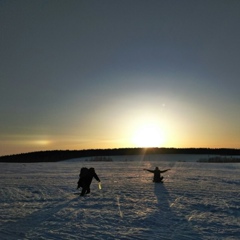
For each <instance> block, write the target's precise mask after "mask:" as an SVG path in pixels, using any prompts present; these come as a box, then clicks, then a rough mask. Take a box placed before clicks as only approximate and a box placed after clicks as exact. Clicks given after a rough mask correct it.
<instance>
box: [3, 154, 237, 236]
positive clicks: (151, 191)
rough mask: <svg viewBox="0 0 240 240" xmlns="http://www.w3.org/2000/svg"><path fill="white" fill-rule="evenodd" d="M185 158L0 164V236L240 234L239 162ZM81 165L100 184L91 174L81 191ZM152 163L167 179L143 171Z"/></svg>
mask: <svg viewBox="0 0 240 240" xmlns="http://www.w3.org/2000/svg"><path fill="white" fill-rule="evenodd" d="M185 158H186V160H190V161H187V162H178V161H171V160H169V159H168V161H162V160H161V161H160V160H159V159H161V157H160V156H159V159H158V157H157V156H154V157H152V158H151V156H145V157H144V156H124V157H113V160H114V161H113V162H86V161H85V159H74V160H69V161H64V162H57V163H29V164H22V163H21V164H17V163H14V164H9V163H0V165H1V169H0V173H1V175H0V184H1V189H0V223H1V225H0V239H1V240H5V239H6V240H11V239H14V240H15V239H40V240H41V239H104V240H105V239H186V240H188V239H229V240H230V239H231V240H233V239H236V240H237V239H240V191H239V189H240V179H239V176H240V175H239V173H240V165H239V164H236V163H235V164H209V163H197V162H194V161H191V157H189V156H185ZM199 158H200V157H199ZM126 159H127V160H128V161H126ZM83 166H86V167H94V168H95V169H96V172H97V174H98V175H99V177H100V179H101V182H102V189H101V190H99V189H98V184H97V181H95V180H94V179H93V182H92V185H91V193H90V194H89V195H87V196H85V197H80V196H79V195H77V194H74V193H76V192H77V190H76V186H77V180H78V174H79V170H80V168H81V167H83ZM155 166H159V167H160V168H161V169H166V168H171V171H168V172H166V173H164V174H163V176H164V177H165V178H164V179H165V182H164V184H154V183H153V182H152V174H151V173H148V172H146V171H143V170H142V169H143V168H149V169H154V168H155Z"/></svg>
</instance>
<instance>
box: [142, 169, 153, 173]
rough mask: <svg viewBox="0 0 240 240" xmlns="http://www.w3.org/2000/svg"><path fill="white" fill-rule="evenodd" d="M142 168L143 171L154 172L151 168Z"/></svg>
mask: <svg viewBox="0 0 240 240" xmlns="http://www.w3.org/2000/svg"><path fill="white" fill-rule="evenodd" d="M143 170H144V171H148V172H151V173H153V172H154V171H153V170H150V169H146V168H144V169H143Z"/></svg>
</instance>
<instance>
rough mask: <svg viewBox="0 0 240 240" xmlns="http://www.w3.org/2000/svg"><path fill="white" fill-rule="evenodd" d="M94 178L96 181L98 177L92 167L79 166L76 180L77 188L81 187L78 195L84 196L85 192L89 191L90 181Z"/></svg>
mask: <svg viewBox="0 0 240 240" xmlns="http://www.w3.org/2000/svg"><path fill="white" fill-rule="evenodd" d="M93 178H95V179H96V180H97V181H98V182H100V179H99V177H98V175H97V174H96V172H95V169H94V168H89V169H87V168H86V167H83V168H81V170H80V174H79V180H78V186H77V189H78V188H80V187H81V188H82V191H81V194H80V196H84V195H85V194H88V193H90V185H91V183H92V179H93Z"/></svg>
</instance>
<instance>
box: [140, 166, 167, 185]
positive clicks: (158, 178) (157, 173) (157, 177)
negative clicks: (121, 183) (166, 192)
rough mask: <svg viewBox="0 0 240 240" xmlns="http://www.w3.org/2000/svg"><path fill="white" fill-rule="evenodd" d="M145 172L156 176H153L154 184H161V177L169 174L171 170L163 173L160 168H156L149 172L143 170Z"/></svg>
mask: <svg viewBox="0 0 240 240" xmlns="http://www.w3.org/2000/svg"><path fill="white" fill-rule="evenodd" d="M143 170H145V171H148V172H151V173H153V174H154V176H153V182H156V183H159V182H163V181H162V180H163V177H162V176H161V173H164V172H167V171H168V170H170V169H166V170H163V171H160V170H159V168H158V167H156V168H155V169H154V170H149V169H143Z"/></svg>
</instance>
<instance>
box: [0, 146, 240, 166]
mask: <svg viewBox="0 0 240 240" xmlns="http://www.w3.org/2000/svg"><path fill="white" fill-rule="evenodd" d="M139 154H205V155H222V156H237V155H238V156H240V149H230V148H214V149H211V148H115V149H88V150H53V151H39V152H29V153H21V154H14V155H7V156H1V157H0V162H12V163H30V162H58V161H63V160H68V159H73V158H82V157H97V156H124V155H139Z"/></svg>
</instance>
